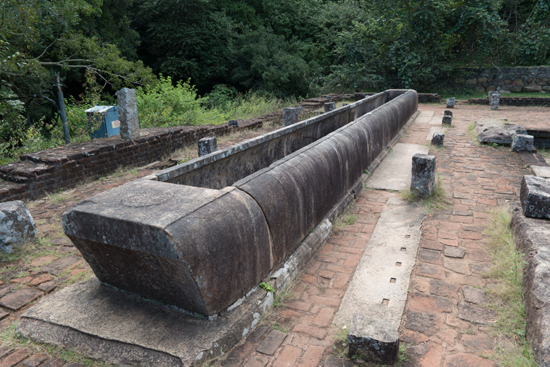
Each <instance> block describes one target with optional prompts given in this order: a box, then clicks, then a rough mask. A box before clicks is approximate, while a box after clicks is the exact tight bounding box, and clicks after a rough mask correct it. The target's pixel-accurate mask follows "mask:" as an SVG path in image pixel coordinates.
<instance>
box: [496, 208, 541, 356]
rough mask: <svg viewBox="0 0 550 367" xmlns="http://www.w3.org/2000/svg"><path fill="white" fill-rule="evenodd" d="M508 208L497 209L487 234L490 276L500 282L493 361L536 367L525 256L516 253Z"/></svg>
mask: <svg viewBox="0 0 550 367" xmlns="http://www.w3.org/2000/svg"><path fill="white" fill-rule="evenodd" d="M511 221H512V215H511V214H510V211H509V208H508V207H500V208H498V209H495V210H494V211H493V213H492V216H491V222H490V224H489V227H488V229H487V230H486V234H487V235H488V236H489V239H488V241H487V246H486V252H487V253H488V254H489V255H490V256H491V258H492V260H493V267H492V268H491V271H490V272H489V274H488V276H490V277H492V278H494V279H496V280H498V284H497V285H498V286H497V287H491V289H490V290H489V291H490V294H491V296H492V297H491V298H492V302H493V303H492V304H491V305H490V306H491V307H492V308H493V309H494V310H495V311H496V312H497V314H498V322H497V324H496V326H495V327H494V329H493V330H494V333H495V336H496V337H497V340H498V341H499V343H497V344H499V345H497V347H496V348H495V351H496V353H495V354H494V356H493V357H492V358H494V359H496V360H497V361H498V363H500V365H502V366H505V367H519V366H522V367H524V366H525V367H527V366H533V367H534V366H536V363H535V360H534V356H533V353H532V351H531V349H530V348H529V345H528V343H527V340H526V336H525V330H526V324H525V322H526V321H525V319H526V317H525V305H524V299H523V290H522V286H523V278H522V276H523V268H524V267H525V261H524V260H523V257H524V254H522V253H521V252H520V251H518V250H517V249H516V246H515V243H514V236H513V233H512V229H511V228H510V223H511Z"/></svg>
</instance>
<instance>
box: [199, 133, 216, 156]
mask: <svg viewBox="0 0 550 367" xmlns="http://www.w3.org/2000/svg"><path fill="white" fill-rule="evenodd" d="M198 143H199V157H202V156H203V155H207V154H210V153H212V152H215V151H216V150H218V141H217V139H216V138H215V137H208V138H203V139H200V140H199V142H198Z"/></svg>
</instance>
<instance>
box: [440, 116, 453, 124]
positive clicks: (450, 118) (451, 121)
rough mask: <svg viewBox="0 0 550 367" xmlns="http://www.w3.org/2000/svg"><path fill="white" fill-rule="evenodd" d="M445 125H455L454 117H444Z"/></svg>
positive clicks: (443, 122)
mask: <svg viewBox="0 0 550 367" xmlns="http://www.w3.org/2000/svg"><path fill="white" fill-rule="evenodd" d="M441 123H442V124H443V125H447V126H451V124H452V123H453V117H452V116H449V115H443V120H442V121H441Z"/></svg>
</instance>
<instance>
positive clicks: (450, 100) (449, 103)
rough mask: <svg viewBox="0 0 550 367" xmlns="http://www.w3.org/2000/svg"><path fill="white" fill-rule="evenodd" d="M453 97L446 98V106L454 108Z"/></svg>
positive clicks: (454, 100)
mask: <svg viewBox="0 0 550 367" xmlns="http://www.w3.org/2000/svg"><path fill="white" fill-rule="evenodd" d="M455 102H456V99H455V97H451V98H447V108H455Z"/></svg>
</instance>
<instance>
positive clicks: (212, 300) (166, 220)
mask: <svg viewBox="0 0 550 367" xmlns="http://www.w3.org/2000/svg"><path fill="white" fill-rule="evenodd" d="M63 228H64V230H65V233H66V234H67V235H68V236H69V238H70V239H71V240H72V241H73V242H74V243H75V245H76V246H77V247H78V249H79V250H80V252H81V253H82V255H83V257H84V258H85V259H86V261H88V263H89V264H90V266H91V267H92V269H93V270H94V273H95V274H96V275H97V277H98V278H99V279H100V280H101V281H102V282H105V283H108V284H111V285H113V286H115V287H117V288H119V289H123V290H126V291H129V292H135V293H138V294H141V295H143V296H145V297H148V298H152V299H155V300H158V301H162V302H165V303H168V304H171V305H175V306H177V307H180V308H183V309H186V310H188V311H191V312H196V313H199V314H202V315H204V316H211V315H215V314H217V313H219V312H220V311H222V310H224V309H226V308H227V307H229V306H230V305H231V304H232V303H234V302H236V301H237V300H238V299H239V298H241V297H243V296H245V295H246V293H248V291H249V290H250V289H252V287H254V286H256V285H258V284H259V283H260V282H261V280H262V279H263V277H265V276H266V275H267V273H268V272H269V270H270V269H271V268H272V258H271V256H270V255H269V254H270V253H271V239H270V236H269V230H268V227H267V224H266V223H265V219H264V215H263V213H262V211H261V210H260V208H259V207H258V205H257V204H256V202H255V201H254V200H253V199H252V198H250V197H249V196H248V195H247V194H245V193H243V192H242V191H240V190H236V189H235V188H231V187H229V188H226V189H223V190H210V189H204V188H197V187H190V186H182V185H172V184H166V183H162V182H158V181H149V180H137V181H133V182H130V183H128V184H125V185H122V186H119V187H117V188H115V189H112V190H109V191H106V192H104V193H101V194H99V195H96V196H94V197H92V198H90V199H89V200H86V201H83V202H81V203H79V204H77V205H76V206H75V207H73V208H72V209H70V210H69V211H67V212H66V213H65V214H64V215H63ZM251 228H252V229H253V230H250V229H251ZM266 254H267V255H266Z"/></svg>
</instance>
